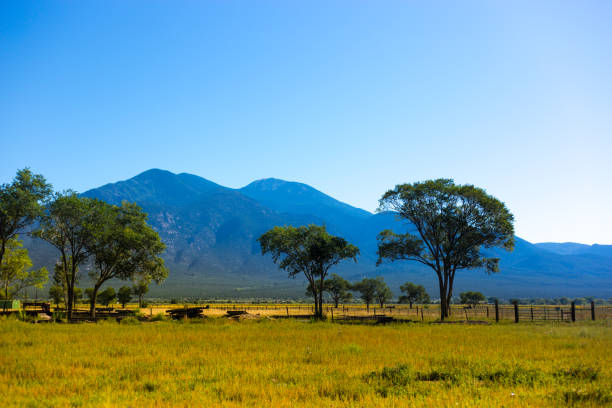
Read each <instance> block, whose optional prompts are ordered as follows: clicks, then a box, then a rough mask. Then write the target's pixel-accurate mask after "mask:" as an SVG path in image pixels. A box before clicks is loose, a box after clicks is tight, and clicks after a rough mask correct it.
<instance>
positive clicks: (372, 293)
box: [353, 276, 393, 309]
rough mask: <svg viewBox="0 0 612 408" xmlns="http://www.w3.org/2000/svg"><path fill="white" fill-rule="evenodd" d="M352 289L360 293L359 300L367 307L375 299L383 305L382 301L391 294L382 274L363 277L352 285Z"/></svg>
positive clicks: (387, 298) (388, 298)
mask: <svg viewBox="0 0 612 408" xmlns="http://www.w3.org/2000/svg"><path fill="white" fill-rule="evenodd" d="M353 290H355V291H357V292H359V293H360V295H361V300H363V302H364V303H365V304H366V307H367V308H368V309H369V308H370V304H371V303H372V302H374V301H377V302H378V303H379V304H380V305H381V307H383V306H384V303H385V302H387V301H388V300H390V299H391V297H392V296H393V293H392V292H391V289H389V286H387V284H386V283H385V280H384V279H383V277H382V276H379V277H377V278H364V279H363V280H361V281H359V282H357V283H355V284H354V285H353Z"/></svg>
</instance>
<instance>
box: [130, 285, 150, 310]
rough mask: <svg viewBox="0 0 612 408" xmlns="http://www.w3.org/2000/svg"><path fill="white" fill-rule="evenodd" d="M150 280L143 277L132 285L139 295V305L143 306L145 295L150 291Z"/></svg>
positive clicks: (135, 292) (136, 294) (135, 293)
mask: <svg viewBox="0 0 612 408" xmlns="http://www.w3.org/2000/svg"><path fill="white" fill-rule="evenodd" d="M149 283H150V281H149V280H147V279H141V280H139V281H137V282H136V283H135V284H134V286H132V291H133V292H134V295H135V296H138V307H142V300H143V297H144V295H146V294H147V292H148V291H149Z"/></svg>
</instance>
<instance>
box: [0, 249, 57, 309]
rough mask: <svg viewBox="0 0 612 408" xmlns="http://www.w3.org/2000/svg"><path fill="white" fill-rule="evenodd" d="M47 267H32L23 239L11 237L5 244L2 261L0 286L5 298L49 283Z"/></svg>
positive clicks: (11, 297)
mask: <svg viewBox="0 0 612 408" xmlns="http://www.w3.org/2000/svg"><path fill="white" fill-rule="evenodd" d="M47 279H48V272H47V269H46V268H44V267H43V268H40V269H32V261H31V260H30V257H29V255H28V250H27V249H25V248H23V246H22V243H21V241H19V240H18V239H16V238H13V239H10V240H9V241H8V242H7V243H6V246H5V253H4V258H3V259H2V261H1V262H0V287H1V289H2V296H3V297H4V299H13V298H14V297H15V295H16V294H17V293H19V292H20V291H21V290H23V289H25V288H28V287H31V286H34V287H37V288H39V289H40V288H42V287H43V285H44V284H45V283H47Z"/></svg>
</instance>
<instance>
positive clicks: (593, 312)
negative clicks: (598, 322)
mask: <svg viewBox="0 0 612 408" xmlns="http://www.w3.org/2000/svg"><path fill="white" fill-rule="evenodd" d="M591 320H595V302H593V301H591Z"/></svg>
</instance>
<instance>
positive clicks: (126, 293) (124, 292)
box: [117, 286, 132, 309]
mask: <svg viewBox="0 0 612 408" xmlns="http://www.w3.org/2000/svg"><path fill="white" fill-rule="evenodd" d="M117 300H118V301H119V303H121V307H123V308H124V309H125V305H126V304H127V303H129V302H130V300H132V288H130V287H129V286H122V287H120V288H119V292H117Z"/></svg>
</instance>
